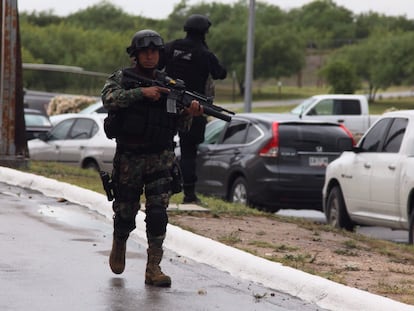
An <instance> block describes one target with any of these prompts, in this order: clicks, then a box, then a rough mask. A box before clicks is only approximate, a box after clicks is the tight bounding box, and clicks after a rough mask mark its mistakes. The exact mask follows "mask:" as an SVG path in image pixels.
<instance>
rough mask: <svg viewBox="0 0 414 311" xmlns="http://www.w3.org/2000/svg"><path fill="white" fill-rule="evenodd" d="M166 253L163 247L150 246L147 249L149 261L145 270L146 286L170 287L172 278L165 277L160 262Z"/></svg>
mask: <svg viewBox="0 0 414 311" xmlns="http://www.w3.org/2000/svg"><path fill="white" fill-rule="evenodd" d="M163 253H164V251H163V250H162V247H156V246H154V245H150V247H148V249H147V254H148V260H147V268H146V270H145V284H148V285H154V286H158V287H170V286H171V278H170V277H169V276H168V275H165V274H164V273H163V272H162V271H161V268H160V262H161V259H162V255H163Z"/></svg>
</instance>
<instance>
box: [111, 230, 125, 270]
mask: <svg viewBox="0 0 414 311" xmlns="http://www.w3.org/2000/svg"><path fill="white" fill-rule="evenodd" d="M127 239H128V237H126V238H119V237H115V236H114V238H113V241H112V250H111V254H110V255H109V266H110V267H111V270H112V272H113V273H115V274H121V273H122V272H124V269H125V252H126V241H127Z"/></svg>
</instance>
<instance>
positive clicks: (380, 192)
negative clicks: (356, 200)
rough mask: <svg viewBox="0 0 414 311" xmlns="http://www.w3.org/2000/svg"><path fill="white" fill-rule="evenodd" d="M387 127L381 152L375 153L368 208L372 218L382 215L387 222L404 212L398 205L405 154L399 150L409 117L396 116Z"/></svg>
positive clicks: (398, 217)
mask: <svg viewBox="0 0 414 311" xmlns="http://www.w3.org/2000/svg"><path fill="white" fill-rule="evenodd" d="M390 120H391V124H390V126H389V127H388V131H387V133H386V135H384V142H383V144H382V146H381V149H380V150H379V152H378V153H376V154H373V155H372V167H371V175H370V185H371V187H370V188H371V190H370V204H369V210H368V213H369V212H372V215H373V216H372V217H373V218H380V219H381V220H382V221H383V222H384V225H386V224H387V223H388V222H393V223H395V222H398V221H399V220H400V218H401V217H402V215H401V214H400V210H399V208H398V205H399V203H400V202H399V195H398V192H399V189H400V184H399V181H400V179H399V176H400V171H401V163H402V159H403V158H402V156H401V154H400V153H399V151H400V147H401V143H402V140H403V137H404V134H405V129H406V128H407V124H408V119H406V118H393V119H390Z"/></svg>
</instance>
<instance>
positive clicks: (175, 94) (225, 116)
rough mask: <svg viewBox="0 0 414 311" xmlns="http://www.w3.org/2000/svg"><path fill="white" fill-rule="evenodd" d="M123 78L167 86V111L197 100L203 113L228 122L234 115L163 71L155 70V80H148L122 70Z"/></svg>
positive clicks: (183, 106) (187, 105)
mask: <svg viewBox="0 0 414 311" xmlns="http://www.w3.org/2000/svg"><path fill="white" fill-rule="evenodd" d="M123 79H127V80H128V82H133V81H142V82H145V84H148V85H149V86H161V87H165V88H168V89H169V90H170V93H169V94H168V97H167V111H168V112H171V113H176V112H177V107H179V108H185V107H189V106H190V105H191V102H192V101H193V100H197V101H198V102H199V103H200V105H202V106H203V109H204V113H205V114H206V115H208V116H213V117H216V118H218V119H221V120H224V121H227V122H229V121H230V120H231V115H234V112H233V111H230V110H227V109H225V108H223V107H220V106H217V105H214V104H213V97H208V96H205V95H202V94H200V93H197V92H191V91H188V90H186V87H185V83H184V81H183V80H180V79H173V78H170V77H169V76H167V74H166V73H165V72H163V71H159V70H156V72H155V80H150V79H147V78H143V77H141V76H139V75H137V74H136V73H134V72H132V71H131V70H124V71H123ZM223 112H224V113H223Z"/></svg>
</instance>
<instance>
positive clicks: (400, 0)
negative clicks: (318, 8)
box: [17, 0, 414, 19]
mask: <svg viewBox="0 0 414 311" xmlns="http://www.w3.org/2000/svg"><path fill="white" fill-rule="evenodd" d="M99 2H100V0H69V1H65V0H63V1H62V0H60V1H59V0H17V7H18V9H19V11H26V12H29V13H30V12H33V11H37V12H39V11H48V10H53V13H54V14H57V15H61V16H65V15H68V14H70V13H74V12H76V11H78V10H80V9H85V8H87V7H88V6H91V5H94V4H97V3H99ZM109 2H111V3H113V4H114V5H116V6H118V7H120V8H122V9H123V10H124V11H125V12H128V13H130V14H132V15H142V16H145V17H151V18H166V17H167V16H168V15H169V14H170V13H171V12H172V11H173V9H174V6H175V5H177V3H179V2H180V0H148V1H147V0H141V1H136V0H135V1H134V0H111V1H109ZM200 2H202V1H201V0H188V1H187V4H188V5H193V4H196V3H200ZM203 2H204V3H212V2H220V3H228V4H229V3H234V2H236V0H214V1H213V0H211V1H210V0H203ZM256 2H258V1H257V0H256ZM260 2H267V3H269V4H274V5H277V6H279V7H280V8H282V9H285V10H289V9H291V8H295V7H301V6H302V5H304V4H306V3H309V2H312V0H261V1H260ZM334 2H335V3H336V4H337V5H339V6H343V7H346V8H347V9H349V10H351V11H353V12H355V13H362V12H369V11H373V12H378V13H380V14H385V15H393V16H396V15H404V16H406V17H407V18H410V19H414V0H334Z"/></svg>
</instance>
